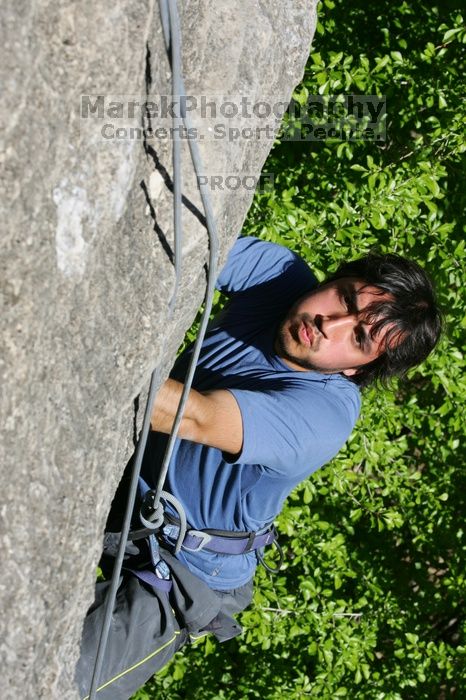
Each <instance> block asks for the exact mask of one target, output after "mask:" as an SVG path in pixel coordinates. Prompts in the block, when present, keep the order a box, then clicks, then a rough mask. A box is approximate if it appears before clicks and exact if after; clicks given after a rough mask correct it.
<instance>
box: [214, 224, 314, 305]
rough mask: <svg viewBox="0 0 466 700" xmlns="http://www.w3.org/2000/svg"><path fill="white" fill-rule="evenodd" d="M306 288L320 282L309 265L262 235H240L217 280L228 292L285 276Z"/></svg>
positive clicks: (223, 289) (219, 287)
mask: <svg viewBox="0 0 466 700" xmlns="http://www.w3.org/2000/svg"><path fill="white" fill-rule="evenodd" d="M285 276H286V277H287V278H288V279H289V280H290V282H291V281H293V283H295V284H296V283H298V284H299V285H301V286H304V287H314V286H315V285H316V284H317V280H316V278H315V276H314V275H313V274H312V272H311V270H310V268H309V266H308V265H307V264H306V263H305V262H304V260H302V259H301V258H300V257H299V256H298V255H296V253H293V252H292V251H291V250H289V249H288V248H285V247H284V246H281V245H278V244H276V243H270V242H268V241H261V240H259V239H258V238H253V237H250V236H249V237H248V236H245V237H242V238H238V240H237V241H236V243H235V244H234V246H233V248H232V249H231V251H230V253H229V255H228V258H227V261H226V263H225V265H224V267H223V269H222V271H221V273H220V275H219V277H218V279H217V284H216V286H217V289H219V290H220V291H221V292H223V293H225V294H235V293H236V292H244V291H247V290H249V289H251V288H253V287H254V288H257V287H258V286H259V285H262V284H264V283H270V282H271V280H274V279H277V280H278V279H280V282H281V283H283V282H284V279H283V278H284V277H285Z"/></svg>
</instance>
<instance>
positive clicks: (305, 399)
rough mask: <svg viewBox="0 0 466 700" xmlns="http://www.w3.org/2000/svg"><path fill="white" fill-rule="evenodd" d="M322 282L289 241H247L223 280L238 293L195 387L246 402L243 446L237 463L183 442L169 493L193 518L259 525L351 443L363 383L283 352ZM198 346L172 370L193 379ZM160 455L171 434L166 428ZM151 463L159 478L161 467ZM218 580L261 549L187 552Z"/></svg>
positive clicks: (214, 331) (239, 573)
mask: <svg viewBox="0 0 466 700" xmlns="http://www.w3.org/2000/svg"><path fill="white" fill-rule="evenodd" d="M316 285H317V281H316V278H315V277H314V275H313V274H312V273H311V271H310V269H309V267H308V265H307V264H306V263H305V262H304V261H303V260H302V259H301V258H299V257H298V256H297V255H296V254H294V253H292V252H291V251H290V250H288V249H287V248H284V247H282V246H279V245H276V244H273V243H267V242H264V241H260V240H258V239H255V238H239V239H238V241H237V242H236V243H235V245H234V247H233V249H232V250H231V252H230V255H229V257H228V260H227V263H226V265H225V267H224V268H223V270H222V272H221V274H220V276H219V279H218V282H217V286H218V288H219V289H220V290H221V291H222V292H224V293H225V294H226V295H228V296H229V297H230V299H229V301H228V303H227V305H226V307H225V309H224V310H223V311H222V312H221V313H220V314H219V315H218V316H217V317H216V318H215V319H214V320H213V321H212V322H211V324H210V326H209V329H208V332H207V334H206V338H205V340H204V343H203V346H202V351H201V355H200V359H199V364H198V367H197V370H196V373H195V378H194V382H193V386H194V388H195V389H197V390H199V391H208V390H212V389H228V390H230V391H231V393H232V394H233V395H234V397H235V398H236V401H237V402H238V405H239V408H240V411H241V416H242V422H243V447H242V450H241V453H240V455H239V456H238V455H236V456H235V458H234V460H233V458H232V457H231V455H226V454H223V453H222V452H221V451H220V450H218V449H216V448H212V447H206V446H204V445H198V444H196V443H193V442H190V441H187V440H177V441H176V445H175V449H174V452H173V456H172V459H171V461H170V465H169V470H168V476H167V482H166V485H165V488H166V490H168V491H170V492H171V493H172V494H173V495H174V496H176V497H177V498H178V499H179V501H181V503H182V504H183V506H184V509H185V511H186V517H187V521H188V523H189V525H190V526H191V527H192V528H194V529H197V530H202V529H204V528H214V529H220V530H233V531H257V530H260V529H261V528H263V527H265V526H266V525H267V524H268V523H270V522H271V521H273V519H274V518H275V517H276V516H277V515H278V513H279V512H280V510H281V508H282V506H283V502H284V500H285V498H286V497H287V496H288V495H289V493H290V492H291V490H292V489H293V488H294V487H295V486H296V485H297V484H298V483H299V482H300V481H302V480H303V479H305V478H306V477H307V476H309V474H311V473H312V472H314V471H315V470H316V469H318V468H319V467H321V466H322V465H323V464H325V463H326V462H328V461H329V460H330V459H332V457H334V456H335V454H336V453H337V452H338V450H339V449H340V448H341V447H342V445H343V444H344V442H345V441H346V439H347V438H348V436H349V434H350V433H351V430H352V429H353V426H354V423H355V421H356V419H357V416H358V413H359V407H360V397H359V390H358V388H357V386H356V385H355V384H354V383H352V382H350V381H349V380H348V379H346V378H345V377H344V376H343V375H340V374H322V373H320V372H316V371H295V370H292V369H290V368H289V367H288V366H287V365H286V364H285V363H284V362H283V361H282V360H281V359H280V358H279V357H277V355H276V353H275V350H274V342H275V335H276V332H277V327H278V325H279V324H280V321H281V320H282V319H283V317H284V316H285V315H286V313H287V311H288V309H289V308H290V306H291V305H292V304H293V303H294V302H295V301H296V300H297V299H298V298H299V297H301V296H303V295H304V294H306V293H307V292H309V291H311V290H312V289H313V288H314V287H315V286H316ZM188 362H189V351H187V352H185V353H184V355H183V356H182V357H181V358H180V359H179V360H178V362H177V363H176V365H175V367H174V370H173V372H172V374H171V376H172V377H173V378H175V379H179V380H180V381H183V379H184V376H185V373H186V369H187V365H188ZM156 443H157V444H156V452H157V457H156V459H155V463H157V462H159V460H160V458H161V456H162V454H163V449H164V446H165V444H166V437H165V436H162V435H157V438H156ZM153 465H154V463H153V464H152V466H149V467H147V466H144V477H145V479H146V480H147V481H148V482H149V483H150V484H151V485H152V484H153V483H154V481H155V479H156V477H157V468H155V469H154V466H153ZM179 558H180V560H182V561H183V562H184V563H185V564H186V565H187V566H188V568H189V569H190V570H191V571H192V572H193V573H194V574H196V575H197V576H199V578H200V579H202V580H203V581H205V582H206V583H207V584H208V585H209V586H211V587H212V588H215V589H220V590H230V589H233V588H236V587H238V586H241V585H243V584H245V583H246V582H247V581H248V580H249V579H250V578H251V577H252V575H253V573H254V569H255V566H256V555H255V553H254V552H250V553H248V554H244V555H229V556H225V555H222V554H215V553H212V552H208V551H206V550H202V551H200V552H195V553H194V552H187V551H182V552H181V553H180V555H179Z"/></svg>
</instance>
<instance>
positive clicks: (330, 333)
mask: <svg viewBox="0 0 466 700" xmlns="http://www.w3.org/2000/svg"><path fill="white" fill-rule="evenodd" d="M356 323H357V318H356V315H355V314H335V315H331V316H322V319H321V324H320V329H321V331H322V333H323V335H325V336H326V337H327V338H329V337H330V338H331V337H334V336H335V335H341V334H344V333H349V332H352V331H353V328H354V327H355V325H356Z"/></svg>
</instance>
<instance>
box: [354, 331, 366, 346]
mask: <svg viewBox="0 0 466 700" xmlns="http://www.w3.org/2000/svg"><path fill="white" fill-rule="evenodd" d="M355 340H356V343H357V344H358V346H359V347H360V348H362V347H363V345H364V334H363V333H356V335H355Z"/></svg>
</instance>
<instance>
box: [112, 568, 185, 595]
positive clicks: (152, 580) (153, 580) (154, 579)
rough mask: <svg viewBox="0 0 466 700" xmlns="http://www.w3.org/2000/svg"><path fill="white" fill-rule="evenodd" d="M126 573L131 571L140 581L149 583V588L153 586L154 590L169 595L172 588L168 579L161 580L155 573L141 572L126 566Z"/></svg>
mask: <svg viewBox="0 0 466 700" xmlns="http://www.w3.org/2000/svg"><path fill="white" fill-rule="evenodd" d="M124 568H125V571H130V572H131V573H132V574H134V575H135V576H137V578H138V579H140V580H141V581H144V583H148V584H149V586H152V587H153V588H157V589H158V590H159V591H163V592H164V593H169V592H170V591H171V588H172V585H173V583H172V581H167V580H166V579H163V578H159V577H158V576H156V574H154V572H153V571H147V570H144V571H140V570H139V569H128V568H127V567H126V566H125V567H124Z"/></svg>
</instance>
